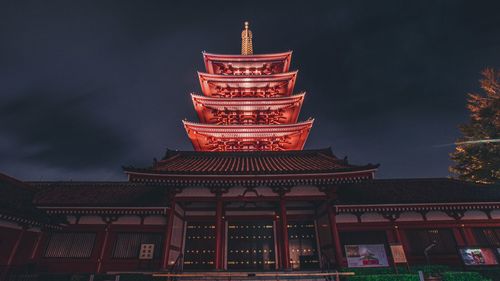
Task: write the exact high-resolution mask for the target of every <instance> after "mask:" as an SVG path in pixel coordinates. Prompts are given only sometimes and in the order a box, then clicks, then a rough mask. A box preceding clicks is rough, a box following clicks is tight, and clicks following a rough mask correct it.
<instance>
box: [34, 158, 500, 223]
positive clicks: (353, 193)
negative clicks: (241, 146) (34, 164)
mask: <svg viewBox="0 0 500 281" xmlns="http://www.w3.org/2000/svg"><path fill="white" fill-rule="evenodd" d="M200 154H207V155H205V156H200ZM209 154H210V153H208V152H203V153H199V152H188V151H171V150H169V151H167V154H166V155H165V157H166V160H168V159H170V160H169V161H171V163H168V164H167V163H165V162H164V160H162V161H160V162H159V163H158V164H157V165H159V166H161V167H164V168H167V167H168V166H170V165H173V163H176V162H179V166H177V167H169V169H171V171H176V172H177V171H178V170H179V169H181V168H180V166H182V165H186V166H188V168H182V169H183V171H186V172H187V170H189V169H190V168H191V170H192V168H193V166H192V165H199V166H201V165H203V166H205V168H206V170H207V171H208V170H211V169H209V168H208V167H209V166H214V162H211V160H210V159H217V158H219V157H220V156H210V155H209ZM224 154H227V155H226V156H225V157H227V159H228V160H227V161H230V160H229V159H234V158H238V157H240V159H248V156H247V157H246V156H245V155H244V154H245V153H224ZM229 154H232V155H229ZM261 154H270V153H269V152H263V153H261ZM279 154H282V153H279ZM285 154H288V157H297V156H298V155H294V154H296V152H286V153H285ZM307 154H310V156H309V157H311V160H312V161H314V160H313V159H314V158H315V157H323V156H320V155H325V156H326V157H331V156H328V155H331V152H329V151H328V150H316V151H307ZM191 157H194V158H200V159H203V161H202V162H203V163H202V164H197V163H194V161H191V160H189V159H188V158H191ZM269 157H272V156H269ZM281 157H283V155H282V156H281ZM172 158H175V159H177V158H179V159H182V160H174V159H172ZM224 160H226V159H224ZM240 161H242V160H240ZM337 161H340V162H342V161H343V160H337ZM243 162H244V161H243ZM182 163H183V164H182ZM242 165H244V164H240V165H239V167H242ZM304 165H305V163H304ZM341 165H342V163H339V166H341ZM345 165H346V164H344V166H345ZM215 166H216V167H217V166H218V165H217V164H216V163H215ZM326 166H329V165H328V164H326ZM297 168H299V167H297ZM151 169H152V168H151ZM299 169H302V170H304V169H307V167H301V168H299ZM215 170H217V171H220V169H218V168H216V169H215ZM194 172H196V173H200V170H199V169H198V170H196V171H194ZM27 184H29V185H31V186H33V187H34V188H36V189H37V190H38V192H37V194H36V196H35V199H34V201H33V202H34V204H35V205H36V206H38V207H67V208H68V209H71V208H77V207H120V206H123V207H137V208H141V207H143V208H147V207H149V206H151V207H158V206H167V205H168V200H166V199H167V197H166V195H165V194H166V193H165V192H166V191H167V190H168V188H166V186H162V185H158V184H145V183H134V182H63V181H60V182H27ZM337 186H338V189H337V195H338V197H337V201H336V205H337V206H338V207H339V208H341V209H344V211H348V210H350V209H353V208H359V207H360V206H375V207H369V208H371V209H372V210H375V209H374V208H376V206H380V207H384V206H385V207H387V206H396V205H397V206H400V207H404V206H410V205H417V204H418V205H425V204H431V205H432V204H440V205H443V204H450V203H454V205H453V206H455V205H456V206H458V205H457V204H474V203H499V202H500V186H499V185H479V184H473V183H468V182H463V181H458V180H453V179H446V178H430V179H428V178H425V179H383V180H369V181H364V182H359V183H350V184H345V185H344V184H340V185H337ZM32 209H35V208H34V207H32ZM360 210H361V209H360ZM27 216H31V214H27ZM33 216H38V214H33Z"/></svg>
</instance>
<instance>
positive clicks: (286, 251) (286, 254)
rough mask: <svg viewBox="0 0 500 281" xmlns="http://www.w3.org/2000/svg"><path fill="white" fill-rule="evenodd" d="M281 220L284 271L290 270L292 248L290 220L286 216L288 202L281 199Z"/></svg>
mask: <svg viewBox="0 0 500 281" xmlns="http://www.w3.org/2000/svg"><path fill="white" fill-rule="evenodd" d="M280 219H281V241H282V243H281V245H282V250H281V254H282V256H281V260H282V262H283V269H285V270H288V269H290V246H289V242H288V218H287V216H286V201H285V199H283V198H280Z"/></svg>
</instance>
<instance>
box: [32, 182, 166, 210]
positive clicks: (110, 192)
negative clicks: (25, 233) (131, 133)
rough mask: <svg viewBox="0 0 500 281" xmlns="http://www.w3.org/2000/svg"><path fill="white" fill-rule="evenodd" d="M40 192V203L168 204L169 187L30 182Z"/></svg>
mask: <svg viewBox="0 0 500 281" xmlns="http://www.w3.org/2000/svg"><path fill="white" fill-rule="evenodd" d="M28 184H30V185H31V186H33V187H34V188H36V189H37V190H38V192H37V193H36V196H35V198H34V203H35V204H36V205H38V206H73V207H77V206H105V207H118V206H124V207H147V206H155V207H156V206H164V205H165V204H166V203H167V200H166V199H167V196H166V192H167V190H166V189H165V188H164V187H161V186H158V185H148V184H142V183H132V182H93V181H88V182H74V181H54V182H50V181H47V182H28Z"/></svg>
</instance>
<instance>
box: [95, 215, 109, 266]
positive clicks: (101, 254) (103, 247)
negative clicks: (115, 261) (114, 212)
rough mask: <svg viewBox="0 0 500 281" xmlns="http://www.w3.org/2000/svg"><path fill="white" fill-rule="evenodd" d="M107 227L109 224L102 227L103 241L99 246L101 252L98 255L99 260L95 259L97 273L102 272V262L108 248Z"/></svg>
mask: <svg viewBox="0 0 500 281" xmlns="http://www.w3.org/2000/svg"><path fill="white" fill-rule="evenodd" d="M109 227H110V224H109V223H106V226H105V227H104V239H103V242H102V245H101V252H100V253H99V258H98V259H97V270H96V272H97V273H101V272H102V262H103V260H104V254H105V253H106V248H107V247H108V239H109Z"/></svg>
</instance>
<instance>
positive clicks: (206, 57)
mask: <svg viewBox="0 0 500 281" xmlns="http://www.w3.org/2000/svg"><path fill="white" fill-rule="evenodd" d="M291 60H292V51H288V52H284V53H275V54H260V55H245V56H242V55H221V54H210V53H206V52H203V61H204V62H205V68H206V70H207V72H208V73H210V74H220V75H269V74H276V73H284V72H288V70H289V68H290V62H291Z"/></svg>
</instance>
